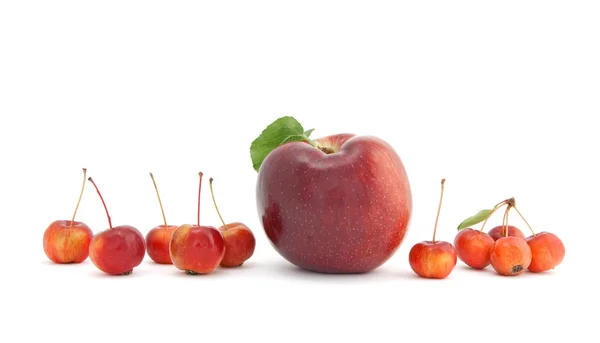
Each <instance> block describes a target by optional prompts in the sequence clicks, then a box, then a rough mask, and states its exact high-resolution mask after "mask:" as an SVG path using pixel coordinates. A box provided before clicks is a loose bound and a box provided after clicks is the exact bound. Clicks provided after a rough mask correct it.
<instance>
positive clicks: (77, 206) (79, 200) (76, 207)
mask: <svg viewBox="0 0 600 343" xmlns="http://www.w3.org/2000/svg"><path fill="white" fill-rule="evenodd" d="M81 170H83V184H82V185H81V192H79V199H78V200H77V205H75V211H74V212H73V217H71V225H69V227H73V222H75V215H76V214H77V209H79V203H80V202H81V198H82V197H83V189H84V188H85V175H86V173H87V169H85V168H81Z"/></svg>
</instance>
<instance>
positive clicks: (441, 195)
mask: <svg viewBox="0 0 600 343" xmlns="http://www.w3.org/2000/svg"><path fill="white" fill-rule="evenodd" d="M444 183H446V179H442V191H441V192H440V203H439V204H438V210H437V215H436V216H435V225H434V226H433V240H432V242H433V243H435V233H436V231H437V226H438V220H439V219H440V211H441V209H442V199H443V198H444Z"/></svg>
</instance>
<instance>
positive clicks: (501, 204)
mask: <svg viewBox="0 0 600 343" xmlns="http://www.w3.org/2000/svg"><path fill="white" fill-rule="evenodd" d="M504 205H506V202H505V201H503V202H501V203H499V204H498V205H496V207H494V209H492V212H490V214H489V215H488V216H487V218H485V220H484V221H483V224H481V229H479V232H483V228H484V227H485V223H487V221H488V219H490V217H491V216H492V214H494V212H496V211H497V210H498V209H500V208H501V207H502V206H504ZM503 218H504V217H503Z"/></svg>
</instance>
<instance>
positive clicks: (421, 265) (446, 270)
mask: <svg viewBox="0 0 600 343" xmlns="http://www.w3.org/2000/svg"><path fill="white" fill-rule="evenodd" d="M408 261H409V263H410V267H411V268H412V270H413V271H414V272H415V273H416V274H417V275H419V276H420V277H423V278H429V279H445V278H446V277H448V275H450V273H451V272H452V270H453V269H454V267H455V266H456V250H455V249H454V247H453V246H452V244H450V243H448V242H443V241H436V242H432V241H423V242H421V243H417V244H415V245H414V246H413V247H412V249H410V252H409V254H408Z"/></svg>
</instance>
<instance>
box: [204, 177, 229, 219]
mask: <svg viewBox="0 0 600 343" xmlns="http://www.w3.org/2000/svg"><path fill="white" fill-rule="evenodd" d="M208 184H209V186H210V194H211V196H212V200H213V204H215V209H216V210H217V214H218V215H219V219H221V223H223V228H224V229H227V224H225V221H224V220H223V217H222V216H221V212H219V207H218V206H217V201H216V200H215V193H214V192H213V186H212V184H213V178H212V177H211V178H210V179H209V180H208Z"/></svg>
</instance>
